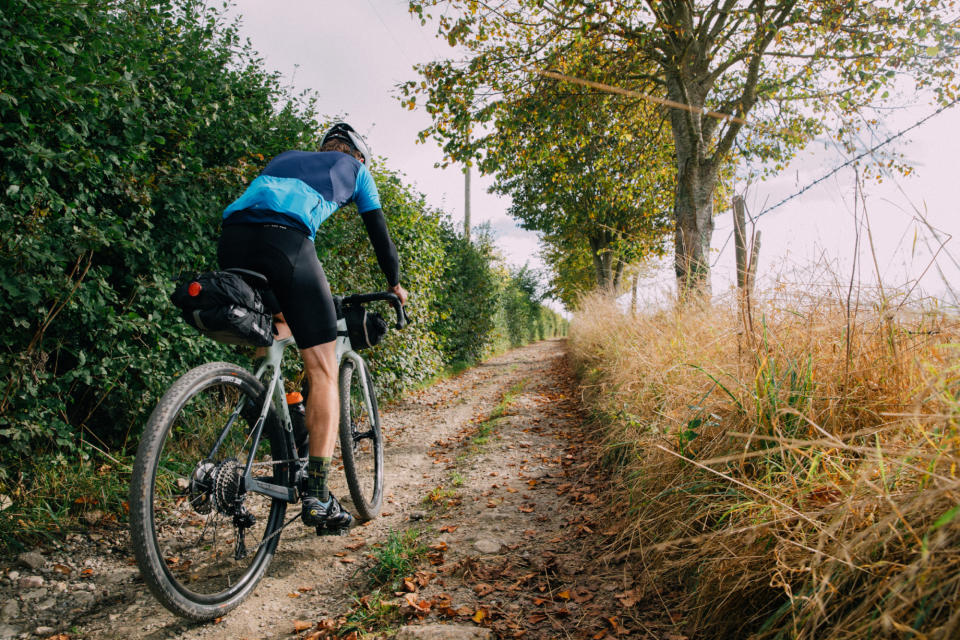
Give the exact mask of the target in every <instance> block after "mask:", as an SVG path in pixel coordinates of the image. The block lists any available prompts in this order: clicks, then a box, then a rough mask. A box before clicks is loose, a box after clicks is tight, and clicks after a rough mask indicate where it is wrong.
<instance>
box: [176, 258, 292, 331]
mask: <svg viewBox="0 0 960 640" xmlns="http://www.w3.org/2000/svg"><path fill="white" fill-rule="evenodd" d="M170 300H171V302H173V304H174V305H175V306H176V307H177V308H178V309H180V312H181V315H182V316H183V319H184V320H185V321H186V322H187V324H189V325H190V326H192V327H194V328H195V329H197V330H198V331H199V332H200V333H202V334H203V335H205V336H207V337H208V338H211V339H213V340H216V341H217V342H224V343H227V344H240V345H248V346H253V347H269V346H270V345H271V344H273V317H272V316H271V314H270V313H269V312H268V311H267V310H266V308H265V307H264V305H263V300H262V299H261V297H260V292H259V291H257V290H256V289H254V288H253V287H251V286H250V285H249V284H247V283H246V281H244V279H243V278H241V277H240V276H238V275H237V274H235V273H229V272H227V271H207V272H205V273H197V274H194V275H192V276H186V277H181V278H180V282H179V283H178V284H177V287H176V289H174V290H173V294H172V295H171V296H170Z"/></svg>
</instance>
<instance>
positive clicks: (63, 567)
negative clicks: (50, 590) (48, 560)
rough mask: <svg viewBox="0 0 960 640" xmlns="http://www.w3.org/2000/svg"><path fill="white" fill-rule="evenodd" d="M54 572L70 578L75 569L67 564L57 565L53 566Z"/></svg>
mask: <svg viewBox="0 0 960 640" xmlns="http://www.w3.org/2000/svg"><path fill="white" fill-rule="evenodd" d="M53 570H54V571H56V572H57V573H62V574H63V575H65V576H68V575H70V574H71V573H73V569H71V568H70V567H68V566H67V565H65V564H55V565H53Z"/></svg>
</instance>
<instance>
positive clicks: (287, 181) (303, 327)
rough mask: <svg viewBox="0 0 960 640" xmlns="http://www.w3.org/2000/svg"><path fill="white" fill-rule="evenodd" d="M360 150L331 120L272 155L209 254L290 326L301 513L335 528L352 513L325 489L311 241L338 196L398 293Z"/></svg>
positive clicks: (394, 260)
mask: <svg viewBox="0 0 960 640" xmlns="http://www.w3.org/2000/svg"><path fill="white" fill-rule="evenodd" d="M370 160H371V157H370V150H369V149H368V148H367V145H366V144H365V143H364V141H363V138H361V137H360V136H359V135H358V134H357V132H356V131H354V129H353V127H351V126H350V125H349V124H347V123H345V122H340V123H337V124H335V125H334V126H333V127H332V128H331V129H330V130H329V131H327V132H326V134H325V135H324V136H323V139H322V141H321V143H320V151H314V152H312V151H287V152H284V153H281V154H280V155H278V156H277V157H276V158H273V159H272V160H271V161H270V162H269V163H268V164H267V166H266V167H265V168H264V170H263V171H262V172H261V174H260V175H259V176H258V177H257V178H256V179H255V180H254V181H253V182H251V183H250V185H249V186H248V187H247V190H246V191H244V193H243V195H241V196H240V197H239V198H238V199H237V200H235V201H234V202H233V203H232V204H230V206H228V207H227V208H226V209H225V210H224V212H223V231H222V235H221V236H220V245H219V247H218V249H217V257H218V259H219V261H220V267H221V268H223V269H229V268H242V269H250V270H252V271H257V272H259V273H262V274H264V275H265V276H266V277H267V280H268V281H269V283H270V288H271V290H272V291H273V293H274V295H275V296H276V301H275V303H276V304H275V305H272V306H275V307H276V308H274V309H272V311H273V312H274V313H275V314H276V315H275V316H274V317H275V320H276V330H277V332H278V337H279V338H284V337H287V336H289V335H290V334H291V333H292V334H293V337H294V339H295V340H296V341H297V346H298V347H299V348H300V354H301V356H302V357H303V364H304V369H305V371H306V375H307V380H308V381H309V385H310V393H309V394H308V396H307V402H306V425H307V431H308V433H309V454H310V460H309V462H308V478H307V486H306V490H305V492H304V498H303V522H304V524H306V525H308V526H312V527H317V528H318V531H320V530H323V531H325V532H328V533H337V532H340V531H342V530H344V529H346V528H348V527H349V526H350V525H351V524H352V523H353V516H351V515H350V514H349V513H348V512H347V511H346V510H345V509H343V508H342V507H341V506H340V503H339V502H338V501H337V499H336V498H335V497H334V496H333V495H331V494H330V492H329V490H328V489H327V475H328V474H329V472H330V459H331V457H332V456H333V449H334V446H335V444H336V437H337V420H338V415H339V401H338V396H337V357H336V351H335V348H334V347H335V341H336V338H337V317H336V311H335V309H334V305H333V297H332V296H331V294H330V285H329V284H328V283H327V278H326V276H325V275H324V273H323V267H321V266H320V261H319V260H318V259H317V252H316V249H315V248H314V246H313V240H314V237H315V236H316V234H317V227H319V226H320V224H321V223H322V222H323V221H324V220H326V219H327V218H328V217H330V215H331V214H332V213H333V212H334V211H336V210H337V209H339V208H340V207H341V206H343V205H345V204H347V203H349V202H355V203H356V205H357V210H358V211H359V212H360V217H361V219H362V220H363V223H364V226H365V227H366V229H367V235H368V236H369V238H370V243H371V244H372V245H373V249H374V252H375V253H376V255H377V263H378V264H379V265H380V269H381V270H382V271H383V273H384V275H385V276H386V278H387V284H388V285H389V291H390V292H391V293H394V294H396V295H397V297H399V298H400V301H401V302H402V303H406V301H407V292H406V290H404V288H403V287H401V286H400V262H399V259H398V257H397V249H396V247H395V246H394V244H393V242H392V241H391V240H390V234H389V233H388V231H387V224H386V221H385V220H384V217H383V211H382V210H381V208H380V195H379V193H378V192H377V185H376V184H375V183H374V180H373V176H371V175H370V171H369V170H368V169H367V166H368V165H369V163H370Z"/></svg>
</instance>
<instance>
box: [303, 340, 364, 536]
mask: <svg viewBox="0 0 960 640" xmlns="http://www.w3.org/2000/svg"><path fill="white" fill-rule="evenodd" d="M300 355H301V356H303V368H304V370H305V371H306V373H307V378H308V380H309V381H310V394H309V395H308V396H307V415H306V422H307V431H308V432H309V433H310V446H309V450H310V460H309V462H308V463H307V486H306V489H305V494H304V497H303V513H302V518H303V523H304V524H306V525H308V526H311V527H313V526H316V527H317V533H318V534H320V533H323V532H324V531H325V532H326V533H342V532H343V531H345V530H346V529H347V528H349V527H350V525H351V524H353V516H351V515H350V514H349V513H347V512H346V511H345V510H344V509H343V508H342V507H341V506H340V503H339V502H337V500H336V499H335V498H334V497H333V496H332V495H331V494H330V493H329V490H328V489H327V476H328V475H329V473H330V458H331V457H332V456H333V449H334V447H335V446H336V443H337V421H338V420H339V417H340V416H339V414H340V403H339V402H338V397H337V396H338V392H337V351H336V343H335V342H332V341H331V342H325V343H323V344H318V345H317V346H315V347H310V348H308V349H301V350H300Z"/></svg>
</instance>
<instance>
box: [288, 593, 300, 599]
mask: <svg viewBox="0 0 960 640" xmlns="http://www.w3.org/2000/svg"><path fill="white" fill-rule="evenodd" d="M287 597H288V598H299V597H300V594H299V593H297V592H296V591H291V592H290V593H288V594H287Z"/></svg>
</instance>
